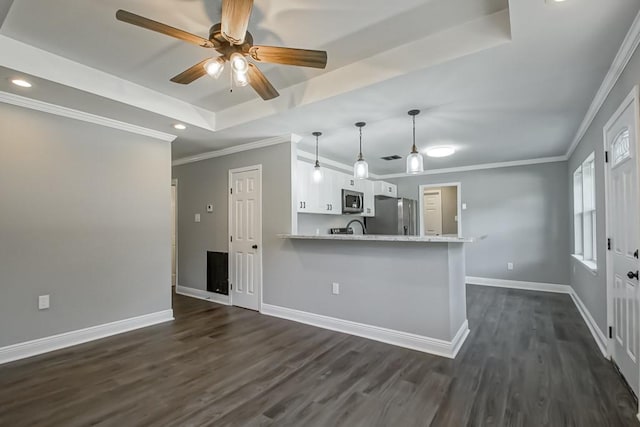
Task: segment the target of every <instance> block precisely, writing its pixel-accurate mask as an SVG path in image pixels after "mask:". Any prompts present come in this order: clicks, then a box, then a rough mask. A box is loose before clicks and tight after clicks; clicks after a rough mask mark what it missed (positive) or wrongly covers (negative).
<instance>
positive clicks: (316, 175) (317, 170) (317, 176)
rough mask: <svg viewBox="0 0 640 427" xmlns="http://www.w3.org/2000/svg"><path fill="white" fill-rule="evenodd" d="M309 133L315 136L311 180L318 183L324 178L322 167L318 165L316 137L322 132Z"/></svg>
mask: <svg viewBox="0 0 640 427" xmlns="http://www.w3.org/2000/svg"><path fill="white" fill-rule="evenodd" d="M311 135H313V136H315V137H316V164H315V165H314V166H313V182H315V183H316V184H317V183H320V182H322V179H323V178H324V174H323V173H322V168H321V167H320V161H319V160H318V138H319V137H320V135H322V132H313V133H312V134H311Z"/></svg>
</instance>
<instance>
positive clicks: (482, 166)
mask: <svg viewBox="0 0 640 427" xmlns="http://www.w3.org/2000/svg"><path fill="white" fill-rule="evenodd" d="M567 159H568V157H567V156H556V157H542V158H538V159H528V160H515V161H511V162H498V163H483V164H478V165H469V166H461V167H457V168H443V169H431V170H426V171H424V172H422V173H418V174H408V173H394V174H389V175H378V179H393V178H406V177H410V176H421V175H438V174H443V173H454V172H469V171H477V170H484V169H498V168H510V167H514V166H528V165H539V164H543V163H558V162H566V161H567Z"/></svg>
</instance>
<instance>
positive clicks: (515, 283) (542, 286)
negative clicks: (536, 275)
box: [467, 276, 572, 294]
mask: <svg viewBox="0 0 640 427" xmlns="http://www.w3.org/2000/svg"><path fill="white" fill-rule="evenodd" d="M467 284H468V285H480V286H492V287H494V288H510V289H522V290H526V291H541V292H555V293H559V294H570V293H571V292H572V289H571V286H569V285H558V284H555V283H540V282H523V281H520V280H503V279H488V278H485V277H471V276H467Z"/></svg>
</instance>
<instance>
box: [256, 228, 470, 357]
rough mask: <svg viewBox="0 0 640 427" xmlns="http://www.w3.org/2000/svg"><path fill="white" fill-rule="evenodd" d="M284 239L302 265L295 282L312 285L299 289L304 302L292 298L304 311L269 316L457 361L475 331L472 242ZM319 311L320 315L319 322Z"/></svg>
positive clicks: (294, 265) (296, 267) (294, 268)
mask: <svg viewBox="0 0 640 427" xmlns="http://www.w3.org/2000/svg"><path fill="white" fill-rule="evenodd" d="M279 237H280V238H281V239H285V244H284V245H283V248H282V249H283V250H285V251H288V252H290V253H291V255H292V261H293V260H294V259H295V262H291V264H290V266H289V268H290V274H291V277H304V278H305V279H304V282H303V283H300V285H299V286H298V287H297V288H292V291H293V292H294V293H295V294H296V295H290V296H292V297H293V298H294V299H296V300H297V301H299V302H300V305H299V307H300V306H302V308H300V309H299V310H301V311H297V310H296V312H297V313H278V312H276V313H273V312H269V310H268V307H267V310H266V311H267V314H272V315H276V316H278V315H280V316H281V317H287V318H294V320H298V321H302V322H305V323H309V324H313V325H317V326H321V327H325V328H329V329H334V330H339V331H342V332H346V333H350V334H353V335H360V336H363V337H367V338H371V339H375V340H379V341H383V342H388V343H391V344H395V345H400V346H403V347H408V348H412V349H415V350H420V351H424V352H428V353H432V354H437V355H440V356H445V357H450V358H453V357H455V355H456V353H457V352H458V350H459V348H460V347H461V346H462V343H463V342H464V339H465V338H466V336H467V334H468V332H469V329H468V323H467V316H466V291H465V259H464V258H465V254H464V244H465V243H468V242H470V240H469V239H463V238H455V237H437V236H424V237H423V236H390V235H384V236H381V235H354V234H338V235H330V234H320V235H314V234H311V235H305V234H303V235H299V234H282V235H280V236H279ZM332 286H333V288H332ZM331 291H333V292H331ZM298 294H299V295H298ZM307 304H308V307H305V305H307ZM319 304H320V306H321V307H322V311H321V313H319V312H318V307H319ZM263 308H264V307H263ZM314 310H315V313H318V314H313V315H311V314H310V312H313V311H314ZM297 314H301V315H300V316H298V317H296V315H297Z"/></svg>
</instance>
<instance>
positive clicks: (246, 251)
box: [229, 165, 262, 311]
mask: <svg viewBox="0 0 640 427" xmlns="http://www.w3.org/2000/svg"><path fill="white" fill-rule="evenodd" d="M229 276H230V277H229V278H230V292H229V295H230V297H231V304H232V305H235V306H238V307H243V308H248V309H250V310H256V311H260V309H261V301H262V165H257V166H250V167H247V168H240V169H232V170H230V171H229Z"/></svg>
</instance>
